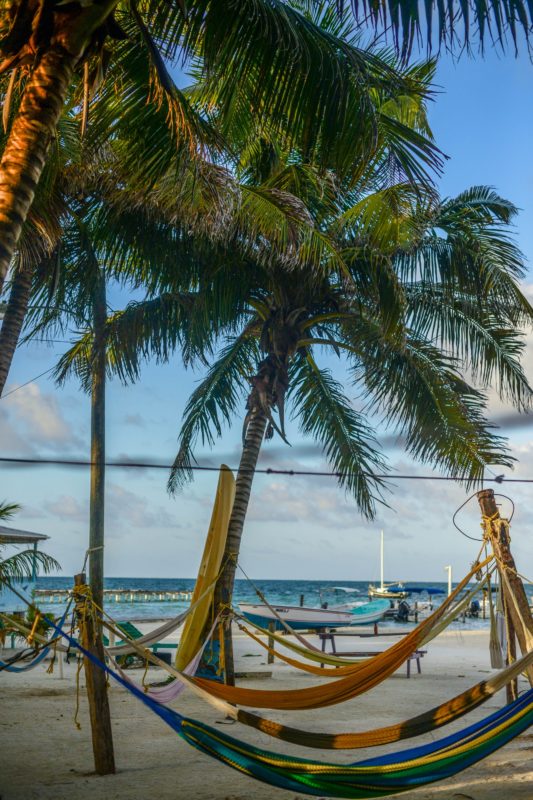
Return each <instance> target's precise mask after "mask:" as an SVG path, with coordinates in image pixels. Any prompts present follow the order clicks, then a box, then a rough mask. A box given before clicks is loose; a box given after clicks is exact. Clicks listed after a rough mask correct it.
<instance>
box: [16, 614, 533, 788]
mask: <svg viewBox="0 0 533 800" xmlns="http://www.w3.org/2000/svg"><path fill="white" fill-rule="evenodd" d="M141 627H142V628H143V630H145V631H146V630H149V629H150V627H151V625H150V624H144V625H142V626H141ZM169 641H170V640H169ZM365 641H366V642H369V646H370V642H371V641H372V640H368V639H367V640H365ZM386 641H387V639H380V646H381V645H384V644H385V642H386ZM427 649H428V652H427V655H426V656H425V657H424V658H423V660H422V673H421V674H417V672H416V669H414V670H413V672H412V677H411V678H410V679H409V680H408V679H407V677H406V669H405V666H403V667H402V668H400V669H399V670H398V671H397V672H396V673H395V674H394V675H393V676H392V677H391V678H389V679H388V680H386V681H385V682H384V683H382V684H381V685H380V686H379V687H377V688H376V689H374V690H373V691H372V692H370V693H368V694H366V695H362V696H360V697H358V698H355V699H354V700H352V701H350V702H348V703H344V704H341V705H337V706H333V707H330V708H326V709H321V710H318V711H306V712H280V711H271V712H268V711H266V712H264V716H267V717H269V718H272V719H277V720H280V721H289V720H290V721H291V723H292V724H294V725H295V726H298V727H302V728H309V729H310V730H317V731H318V730H322V731H329V732H333V731H355V730H365V729H369V728H375V727H378V726H381V725H385V724H388V723H391V722H394V721H400V720H402V719H405V718H407V717H412V716H414V715H415V714H417V713H420V712H422V711H424V710H427V709H428V708H430V707H432V706H434V705H436V704H437V703H439V702H441V701H443V700H445V699H447V698H449V697H452V696H454V695H455V694H458V693H459V692H461V691H462V690H463V689H465V688H467V687H468V686H470V685H472V684H474V683H476V682H478V681H480V680H482V679H483V677H484V676H488V675H489V674H490V673H491V672H492V670H491V669H490V663H489V653H488V633H487V632H484V631H461V630H460V629H459V630H454V631H448V632H447V633H445V634H443V635H441V636H440V637H439V638H438V639H437V640H436V641H435V642H432V643H431V644H430V645H429V646H428V648H427ZM5 654H7V651H5ZM236 656H237V659H236V661H237V668H238V669H239V670H242V671H247V672H249V673H253V672H259V671H265V670H267V669H269V670H270V669H272V677H271V678H268V679H265V678H258V677H255V678H254V677H250V678H246V679H243V680H242V681H241V683H242V684H243V685H246V686H248V687H253V686H257V687H261V688H267V687H269V688H270V687H271V688H283V687H287V688H297V687H301V686H305V685H310V684H312V683H316V682H317V680H318V679H317V678H315V677H313V676H308V675H303V674H302V673H298V672H296V671H295V670H294V669H292V668H291V667H288V666H286V665H284V664H280V663H279V662H276V663H275V664H274V665H273V667H270V666H268V667H267V665H266V663H265V662H266V659H265V652H264V651H262V650H261V648H260V647H259V646H258V645H255V644H254V643H253V642H250V640H248V639H245V638H243V637H242V635H241V636H237V637H236ZM47 666H48V664H46V665H44V666H38V667H37V668H36V669H34V670H32V671H29V672H27V673H22V674H20V675H14V674H9V673H6V672H2V673H0V703H1V705H0V708H1V714H0V741H1V752H2V762H3V763H2V764H1V765H0V796H1V798H2V800H34V798H35V800H37V798H39V800H52V799H54V800H60V799H61V798H69V800H71V798H73V797H76V800H84V799H85V798H106V800H107V799H109V800H145V799H146V798H157V799H158V800H170V799H171V798H172V800H175V799H176V798H180V799H181V798H183V799H184V800H185V798H187V800H209V798H221V799H222V800H249V798H255V800H278V799H279V800H283V798H287V799H288V800H296V798H298V799H299V798H301V797H304V795H300V794H298V795H295V794H294V793H293V792H285V791H282V790H278V789H273V788H271V787H269V786H267V785H264V784H261V783H259V782H257V781H254V780H252V779H251V778H248V777H246V776H243V775H241V774H239V773H238V772H236V771H234V770H231V769H229V768H228V767H225V766H223V765H221V764H219V763H217V762H216V761H215V760H211V759H209V758H208V757H207V756H205V755H203V754H201V753H199V752H197V751H195V750H194V749H192V748H191V747H190V746H189V745H187V744H186V743H184V742H183V741H181V740H180V739H179V737H178V736H177V735H176V734H175V733H174V732H173V731H172V730H171V729H170V728H168V727H167V726H166V725H165V724H164V723H163V722H162V721H161V720H160V719H158V718H156V717H155V715H154V714H152V713H151V712H150V711H149V710H148V709H147V708H145V707H144V706H143V705H142V704H141V703H139V702H138V700H137V699H136V698H134V697H133V696H131V695H130V694H129V693H127V692H126V691H125V690H124V689H123V688H122V687H120V686H117V685H116V684H114V683H113V682H112V683H111V687H110V701H111V712H112V720H113V731H114V740H115V755H116V763H117V774H116V775H113V776H108V777H98V776H95V775H94V774H92V773H91V770H92V765H93V762H92V750H91V735H90V726H89V720H88V714H87V703H86V698H85V695H84V680H83V676H82V679H81V686H82V692H81V693H80V712H79V721H80V723H81V730H78V729H77V728H76V726H75V724H74V713H75V706H76V667H75V665H74V664H73V663H71V664H69V665H66V664H65V665H64V670H63V672H64V677H63V678H61V677H60V673H59V669H58V666H57V665H56V668H55V670H54V673H53V674H52V675H48V674H47V672H46V669H47ZM129 674H130V675H131V676H132V677H133V678H135V679H136V680H140V679H141V677H142V674H143V673H142V670H140V669H135V670H131V671H130V673H129ZM164 677H165V673H164V672H163V671H162V670H160V669H156V668H154V669H150V671H149V674H148V680H150V681H152V680H153V681H156V680H163V679H164ZM526 685H527V684H526V681H525V680H524V679H520V688H522V689H523V688H525V687H526ZM504 702H505V694H504V692H500V693H499V694H498V695H497V696H495V697H494V698H492V699H491V700H489V701H488V702H487V703H486V704H485V705H484V706H482V707H481V708H480V709H478V710H476V711H474V712H473V713H472V714H470V715H468V717H466V718H463V719H462V720H458V721H457V722H456V723H453V724H452V725H450V726H447V727H445V728H443V729H441V730H440V731H437V732H436V733H435V734H433V735H427V736H424V737H418V738H417V739H416V740H411V742H403V743H399V744H395V745H391V746H389V747H388V748H374V749H373V750H372V751H370V750H358V751H352V752H339V751H336V752H332V751H319V750H310V749H307V748H301V747H296V746H291V745H288V744H286V743H284V742H280V741H277V740H274V739H270V738H268V737H266V736H264V735H263V734H260V733H258V732H256V731H253V730H251V729H249V728H244V727H243V726H241V725H238V724H231V723H230V724H227V723H226V724H224V720H222V719H221V718H220V715H217V713H216V711H214V710H213V709H212V708H210V707H209V706H207V705H205V704H204V703H203V702H202V701H201V700H200V699H199V698H197V697H194V696H192V695H191V694H190V692H188V691H186V692H185V693H183V694H182V695H181V697H180V698H178V699H177V700H175V701H173V703H172V705H173V707H175V708H176V709H177V710H179V711H180V712H183V713H184V714H186V715H188V716H192V717H195V718H197V719H200V720H203V721H205V722H208V723H210V724H214V725H219V724H220V729H221V730H224V731H225V732H226V733H230V734H231V735H233V736H235V737H237V738H242V739H243V740H246V741H248V742H254V743H256V744H259V745H261V746H262V747H264V748H266V749H270V750H274V751H279V752H284V753H289V752H290V753H294V754H297V755H299V756H301V757H304V758H312V759H315V760H328V761H335V762H337V763H347V762H351V761H356V760H362V759H363V758H365V757H369V756H370V755H376V754H377V753H378V752H385V751H386V750H387V749H389V750H401V749H406V748H407V747H408V746H409V744H413V743H415V742H416V744H419V743H422V741H431V740H434V739H438V738H441V737H443V736H445V735H446V734H447V733H449V732H451V731H452V730H457V729H460V728H461V727H465V726H466V725H467V724H468V723H469V722H471V721H474V720H476V719H479V718H481V717H483V716H486V715H487V714H489V713H491V712H492V711H493V710H495V709H496V708H499V707H500V706H501V705H502V704H503V703H504ZM532 752H533V732H532V733H529V734H528V733H526V734H524V735H522V736H520V737H519V738H517V739H516V740H514V741H513V742H512V743H510V744H508V745H507V746H506V747H504V748H503V749H502V750H500V751H498V752H496V753H495V754H493V755H492V756H491V757H489V758H488V759H486V760H485V761H482V762H480V763H479V764H478V765H476V766H474V767H471V768H469V769H467V770H465V771H464V772H462V773H460V774H459V775H457V776H455V777H453V778H450V779H448V780H446V781H443V782H441V783H437V784H433V785H431V786H428V787H424V788H420V789H417V790H414V791H408V792H406V793H404V794H403V797H404V798H405V800H502V798H506V800H531V798H532V797H533V765H532V758H531V757H532Z"/></svg>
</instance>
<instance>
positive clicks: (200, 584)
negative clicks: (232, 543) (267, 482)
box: [176, 464, 235, 670]
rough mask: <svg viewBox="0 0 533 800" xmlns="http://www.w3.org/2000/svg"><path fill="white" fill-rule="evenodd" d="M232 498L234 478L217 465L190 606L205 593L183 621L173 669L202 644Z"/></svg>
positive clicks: (191, 655)
mask: <svg viewBox="0 0 533 800" xmlns="http://www.w3.org/2000/svg"><path fill="white" fill-rule="evenodd" d="M234 498H235V478H234V477H233V473H232V472H231V470H230V469H229V467H226V465H225V464H223V465H222V466H221V468H220V476H219V478H218V486H217V493H216V497H215V504H214V506H213V513H212V515H211V523H210V525H209V532H208V534H207V540H206V543H205V547H204V552H203V555H202V561H201V564H200V569H199V570H198V577H197V579H196V583H195V585H194V592H193V596H192V599H191V605H194V604H195V603H196V602H197V601H198V600H199V598H201V597H202V593H205V596H204V597H203V598H202V599H201V601H200V602H199V603H198V605H197V606H196V608H195V609H194V611H193V612H192V613H191V614H190V615H189V616H188V617H187V621H186V622H185V625H184V628H183V633H182V635H181V637H180V643H179V647H178V651H177V653H176V669H178V670H183V669H185V667H186V666H187V664H190V662H191V661H192V660H193V658H194V657H195V655H196V654H197V653H198V651H199V650H200V648H201V646H202V643H203V642H202V636H203V635H205V628H206V623H207V620H208V617H209V613H210V611H211V609H212V602H213V593H214V591H215V583H216V578H217V575H218V574H219V572H220V569H221V566H222V557H223V555H224V548H225V547H226V539H227V536H228V524H229V520H230V516H231V510H232V508H233V500H234ZM209 586H212V591H210V592H206V587H209Z"/></svg>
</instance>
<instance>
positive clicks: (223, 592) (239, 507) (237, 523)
mask: <svg viewBox="0 0 533 800" xmlns="http://www.w3.org/2000/svg"><path fill="white" fill-rule="evenodd" d="M266 426H267V418H266V416H265V414H264V413H263V412H262V411H257V412H256V413H255V414H254V416H253V417H252V419H251V420H250V422H249V424H248V428H247V431H246V439H245V441H244V445H243V449H242V455H241V461H240V464H239V471H238V473H237V480H236V482H235V500H234V503H233V511H232V512H231V517H230V521H229V526H228V538H227V541H226V549H225V551H224V560H223V564H224V568H223V570H222V573H221V575H220V578H219V580H218V582H217V585H216V588H215V597H214V604H215V608H220V607H221V606H228V605H229V604H231V598H232V597H233V587H234V584H235V572H236V569H237V559H238V557H239V551H240V547H241V539H242V533H243V529H244V520H245V518H246V512H247V510H248V503H249V501H250V493H251V491H252V483H253V480H254V474H255V468H256V466H257V460H258V458H259V453H260V450H261V444H262V442H263V437H264V435H265V430H266ZM221 624H222V626H223V627H222V630H223V636H224V655H225V663H224V665H223V666H224V679H225V682H226V683H228V684H230V685H233V684H234V683H235V665H234V658H233V641H232V638H231V617H230V616H229V615H228V614H225V615H224V614H223V615H222V621H221Z"/></svg>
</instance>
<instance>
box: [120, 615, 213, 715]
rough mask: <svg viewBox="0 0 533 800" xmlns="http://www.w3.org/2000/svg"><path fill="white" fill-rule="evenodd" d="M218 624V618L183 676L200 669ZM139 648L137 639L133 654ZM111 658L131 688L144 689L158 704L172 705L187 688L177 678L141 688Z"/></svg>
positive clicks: (133, 646) (192, 673)
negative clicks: (161, 684) (158, 684)
mask: <svg viewBox="0 0 533 800" xmlns="http://www.w3.org/2000/svg"><path fill="white" fill-rule="evenodd" d="M217 623H218V617H217V619H216V620H215V622H214V623H213V627H212V628H211V630H210V632H209V634H208V636H207V637H206V640H205V642H204V644H203V645H202V647H201V648H200V650H199V651H198V653H197V654H196V655H195V657H194V658H193V660H192V661H191V662H190V664H188V665H187V666H186V667H185V669H184V670H183V674H184V675H188V676H191V675H194V674H195V672H196V670H197V669H198V665H199V664H200V660H201V658H202V655H203V653H204V650H205V648H206V647H207V644H208V642H209V639H210V638H211V636H212V635H213V631H214V630H215V627H216V625H217ZM138 647H139V640H138V639H136V640H135V645H132V652H135V651H136V649H137V648H138ZM105 652H106V654H109V648H108V647H106V648H105ZM110 658H111V661H112V664H113V666H114V668H115V669H116V670H117V672H119V673H120V675H121V677H122V678H123V679H124V680H125V681H127V682H128V683H129V684H130V685H131V686H135V687H136V688H138V689H142V691H144V693H145V694H147V695H148V696H149V697H151V698H152V700H156V701H157V702H158V703H163V704H166V703H170V702H171V701H172V700H175V699H176V697H179V695H180V694H181V693H182V692H183V691H184V689H185V688H186V687H187V684H186V683H184V682H182V681H180V680H176V677H175V676H173V678H174V679H173V680H171V681H170V683H165V684H164V685H163V686H142V687H141V686H139V684H138V683H136V682H135V681H133V680H132V679H131V678H130V677H129V675H126V671H125V670H123V669H122V667H121V666H120V664H118V663H117V661H116V660H115V659H114V658H113V657H112V656H110Z"/></svg>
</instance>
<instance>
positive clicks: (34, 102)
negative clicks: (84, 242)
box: [0, 45, 78, 290]
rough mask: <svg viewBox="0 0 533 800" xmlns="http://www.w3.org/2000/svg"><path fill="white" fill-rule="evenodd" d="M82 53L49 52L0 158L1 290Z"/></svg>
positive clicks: (27, 90)
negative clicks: (79, 55) (76, 54)
mask: <svg viewBox="0 0 533 800" xmlns="http://www.w3.org/2000/svg"><path fill="white" fill-rule="evenodd" d="M77 61H78V57H76V56H73V55H71V54H70V53H68V52H67V51H66V50H65V49H64V48H62V47H61V46H59V45H56V46H55V47H51V48H50V49H49V50H48V51H46V52H45V53H44V54H43V56H42V57H41V59H40V61H39V65H38V66H37V68H36V69H35V71H34V72H33V74H32V76H31V78H30V79H29V80H28V83H27V84H26V88H25V90H24V94H23V96H22V100H21V103H20V108H19V110H18V113H17V115H16V117H15V120H14V122H13V126H12V128H11V130H10V132H9V136H8V138H7V143H6V146H5V149H4V153H3V155H2V160H1V161H0V290H1V289H2V286H3V283H4V280H5V277H6V273H7V270H8V268H9V265H10V263H11V259H12V257H13V254H14V252H15V247H16V245H17V242H18V240H19V236H20V232H21V230H22V226H23V224H24V221H25V219H26V216H27V214H28V211H29V209H30V207H31V204H32V202H33V197H34V195H35V189H36V187H37V184H38V182H39V178H40V177H41V173H42V171H43V168H44V165H45V162H46V156H47V153H48V149H49V147H50V143H51V141H52V139H53V137H54V136H55V132H56V126H57V121H58V119H59V116H60V114H61V110H62V108H63V104H64V102H65V98H66V96H67V92H68V88H69V86H70V83H71V80H72V75H73V73H74V67H75V66H76V63H77Z"/></svg>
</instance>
